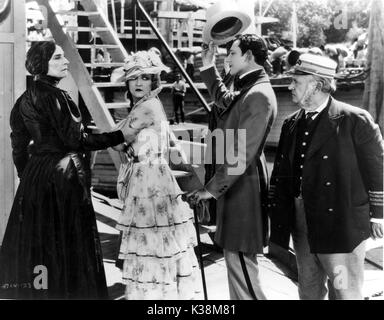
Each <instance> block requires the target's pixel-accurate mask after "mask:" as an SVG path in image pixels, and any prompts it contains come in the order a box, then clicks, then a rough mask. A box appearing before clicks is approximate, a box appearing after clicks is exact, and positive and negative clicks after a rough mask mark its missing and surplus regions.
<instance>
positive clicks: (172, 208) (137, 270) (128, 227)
mask: <svg viewBox="0 0 384 320" xmlns="http://www.w3.org/2000/svg"><path fill="white" fill-rule="evenodd" d="M167 69H168V68H167V67H166V66H164V65H163V64H162V62H161V60H160V58H159V57H158V56H157V55H156V54H155V53H152V52H146V51H139V52H137V53H136V54H134V55H133V56H131V57H130V59H129V61H128V62H127V63H126V65H125V67H124V75H123V78H122V79H123V80H125V81H126V83H127V87H128V97H129V99H130V101H131V106H132V109H131V112H130V113H129V115H128V117H127V118H126V119H125V120H123V121H122V122H121V123H120V124H119V127H122V126H126V125H127V124H128V125H129V127H131V128H132V129H140V133H139V134H138V136H137V137H136V140H135V141H134V142H133V143H131V144H130V145H129V146H127V149H126V150H125V151H124V152H121V155H122V160H123V161H122V165H121V168H120V171H119V178H118V186H117V190H118V195H119V198H120V200H121V201H123V202H124V207H123V210H122V213H121V216H120V218H119V220H118V224H117V228H118V229H119V230H121V231H122V241H121V245H120V251H119V259H122V260H124V266H123V283H125V284H126V285H127V286H126V299H129V300H132V299H154V300H159V299H167V300H168V299H193V298H195V297H196V293H197V292H199V291H200V285H201V282H200V277H199V268H198V263H197V259H196V256H195V252H194V247H195V246H196V233H195V229H194V225H193V212H192V210H191V209H190V208H189V206H188V204H187V203H185V202H183V201H182V200H181V197H179V196H178V195H180V194H181V190H180V188H179V186H178V184H177V182H176V179H175V177H174V176H173V175H172V171H171V169H170V167H169V166H168V163H167V157H168V152H169V146H170V144H172V143H175V141H174V139H173V138H172V137H173V134H172V133H171V131H170V128H169V125H168V122H167V118H166V115H165V112H164V109H163V106H162V104H161V102H160V100H159V98H158V97H157V95H158V93H159V92H160V90H161V88H160V72H161V71H167ZM120 80H121V79H120Z"/></svg>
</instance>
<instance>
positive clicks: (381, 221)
mask: <svg viewBox="0 0 384 320" xmlns="http://www.w3.org/2000/svg"><path fill="white" fill-rule="evenodd" d="M370 221H371V222H374V223H383V219H379V218H371V219H370Z"/></svg>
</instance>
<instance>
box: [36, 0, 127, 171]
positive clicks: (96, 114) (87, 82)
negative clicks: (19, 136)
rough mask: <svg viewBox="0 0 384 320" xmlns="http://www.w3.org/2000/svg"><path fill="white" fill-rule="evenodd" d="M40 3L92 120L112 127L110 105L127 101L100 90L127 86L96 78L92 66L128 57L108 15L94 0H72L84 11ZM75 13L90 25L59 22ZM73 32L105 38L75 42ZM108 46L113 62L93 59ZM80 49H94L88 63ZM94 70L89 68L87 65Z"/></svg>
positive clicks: (105, 128) (44, 0) (117, 162)
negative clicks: (108, 96)
mask: <svg viewBox="0 0 384 320" xmlns="http://www.w3.org/2000/svg"><path fill="white" fill-rule="evenodd" d="M37 2H38V4H39V5H41V6H44V7H45V8H46V9H47V14H48V28H49V29H50V31H51V33H52V36H53V38H54V39H55V41H56V43H57V44H58V45H59V46H61V47H62V49H63V50H64V53H65V56H66V58H67V59H68V60H69V61H70V65H69V71H70V73H71V75H72V77H73V79H74V81H75V83H76V85H77V87H78V90H79V92H80V93H81V96H82V98H83V100H84V102H85V104H86V106H87V108H88V110H89V112H90V114H91V116H92V118H93V121H94V123H95V125H96V127H97V129H98V130H100V132H107V131H110V130H111V129H112V128H113V127H114V126H115V121H114V119H113V118H112V115H111V113H110V109H116V108H127V107H128V103H124V102H119V103H116V102H115V103H106V102H105V100H104V98H103V95H102V93H101V91H100V89H102V88H108V87H124V86H125V84H124V82H119V83H113V82H94V81H93V79H92V70H93V69H95V68H97V67H120V66H123V65H124V61H125V60H126V58H127V57H128V53H127V51H126V50H125V48H124V46H123V44H122V43H121V42H120V40H119V38H118V36H117V34H116V32H115V31H114V29H113V28H112V26H111V24H110V23H109V21H108V18H107V17H106V16H105V15H104V13H103V12H102V11H101V10H100V9H99V8H98V6H97V5H96V4H95V2H94V1H93V0H73V2H81V5H82V6H83V8H84V11H78V10H69V11H62V10H60V11H56V12H55V11H54V10H53V7H52V6H51V4H50V3H49V1H48V0H37ZM68 15H76V16H86V17H88V19H89V22H90V25H91V27H79V26H65V25H62V24H61V23H60V22H61V21H63V16H68ZM74 32H92V33H93V34H96V35H97V36H98V37H99V38H100V39H101V41H102V44H92V43H90V44H76V43H75V42H74V40H73V39H72V37H71V34H73V33H74ZM98 48H100V49H107V50H108V52H109V54H110V56H111V59H112V61H113V62H110V63H97V62H94V60H93V57H94V56H95V52H96V49H98ZM79 49H89V50H91V56H92V59H91V62H90V63H88V62H87V63H85V62H84V61H83V59H82V58H81V56H80V54H79V51H78V50H79ZM87 68H88V69H90V70H91V71H89V70H88V69H87ZM108 151H109V154H110V156H111V158H112V160H113V163H114V165H115V167H116V169H117V170H118V169H119V166H120V157H119V154H118V153H117V152H116V151H114V150H113V149H112V148H109V149H108Z"/></svg>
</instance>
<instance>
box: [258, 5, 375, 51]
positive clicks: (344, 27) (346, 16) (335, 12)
mask: <svg viewBox="0 0 384 320" xmlns="http://www.w3.org/2000/svg"><path fill="white" fill-rule="evenodd" d="M293 2H294V3H295V4H296V12H297V21H298V35H297V45H298V46H299V47H309V46H317V47H318V46H320V45H324V44H326V43H339V42H345V41H352V40H354V38H356V37H357V36H359V35H360V34H361V33H363V32H364V31H365V30H366V29H367V28H368V22H369V6H370V0H275V1H274V2H273V3H272V5H271V7H270V8H269V10H268V13H267V15H268V16H272V17H276V18H278V19H279V22H278V23H271V24H264V25H263V34H267V33H268V31H269V32H272V33H274V34H275V35H276V36H277V37H282V36H283V35H284V33H285V32H287V31H288V32H289V31H291V17H292V4H293ZM264 3H265V4H264V6H266V3H267V1H264ZM256 14H258V5H256Z"/></svg>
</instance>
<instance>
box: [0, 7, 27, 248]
mask: <svg viewBox="0 0 384 320" xmlns="http://www.w3.org/2000/svg"><path fill="white" fill-rule="evenodd" d="M11 3H12V8H11V11H10V13H9V15H8V17H7V18H5V20H3V21H2V22H0V105H1V108H0V244H1V243H2V240H3V237H4V232H5V228H6V226H7V222H8V217H9V214H10V212H11V208H12V204H13V198H14V195H15V192H16V187H17V184H18V179H17V175H16V172H15V168H14V165H13V161H12V149H11V141H10V138H9V135H10V132H11V129H10V126H9V118H10V113H11V110H12V107H13V105H14V103H15V102H16V99H17V98H18V97H19V96H20V95H21V94H22V93H23V92H24V90H25V87H26V71H25V67H24V63H25V50H26V35H25V30H26V21H25V1H24V0H14V1H11Z"/></svg>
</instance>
